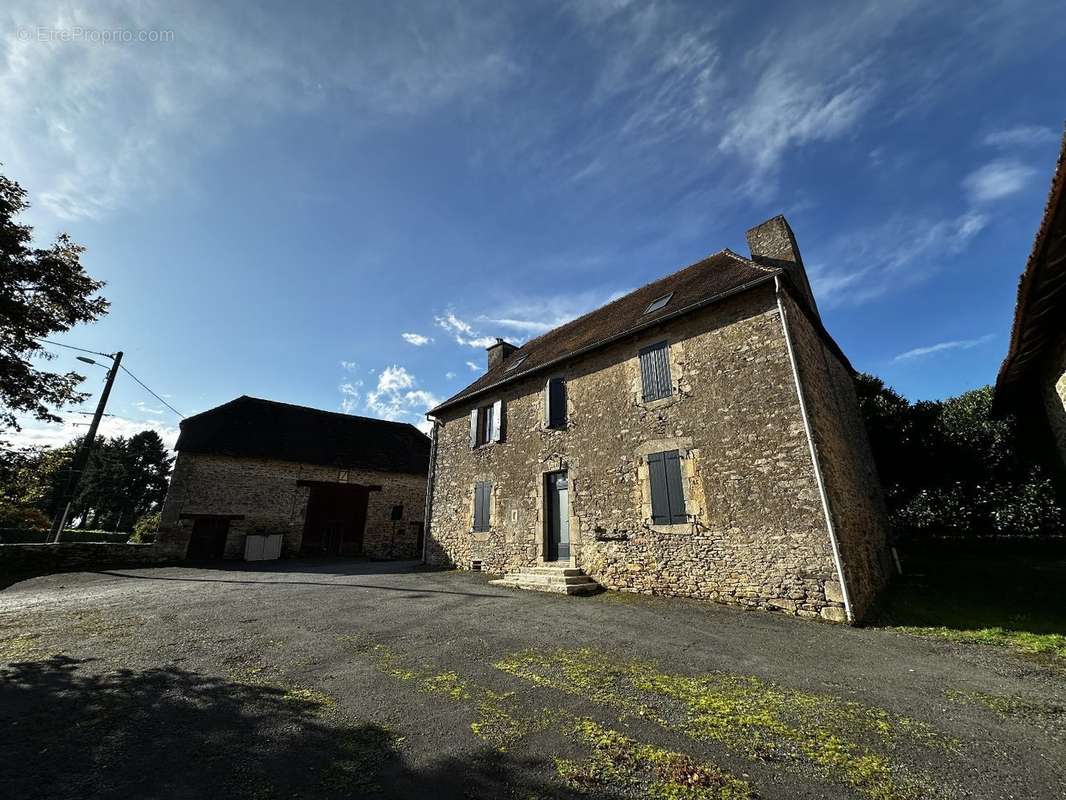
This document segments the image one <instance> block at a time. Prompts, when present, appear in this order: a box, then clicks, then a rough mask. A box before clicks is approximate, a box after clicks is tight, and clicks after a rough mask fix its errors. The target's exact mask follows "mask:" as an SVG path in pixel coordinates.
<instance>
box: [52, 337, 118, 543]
mask: <svg viewBox="0 0 1066 800" xmlns="http://www.w3.org/2000/svg"><path fill="white" fill-rule="evenodd" d="M79 358H80V357H79ZM108 358H110V359H111V361H112V364H111V369H110V370H108V372H107V380H106V381H105V382H104V391H103V392H101V394H100V401H99V402H98V403H97V404H96V413H95V414H93V421H92V422H91V423H90V424H89V432H88V433H87V434H85V438H84V439H82V440H81V446H80V447H79V448H78V452H77V453H75V454H74V461H72V462H71V464H70V474H69V475H67V482H66V485H65V486H64V488H63V493H62V494H61V495H60V496H59V498H58V499H57V501H56V503H55V505H54V508H55V515H54V516H53V518H52V530H50V531H49V532H48V540H47V541H48V542H49V543H55V542H58V541H59V537H60V536H61V535H62V534H63V528H64V527H66V524H67V514H69V513H70V504H71V503H72V502H73V501H74V497H75V496H76V495H77V493H78V484H80V483H81V476H82V473H83V472H84V471H85V466H86V465H87V464H88V463H89V454H90V453H91V452H92V449H93V443H94V442H95V441H96V429H97V428H99V427H100V418H101V417H102V416H103V415H104V408H105V407H106V406H107V398H108V395H110V394H111V386H112V385H113V384H114V383H115V375H117V374H118V365H119V364H120V363H122V351H121V350H119V351H118V352H117V353H115V354H114V355H113V356H108ZM80 360H81V361H85V362H87V363H89V364H95V363H96V362H95V361H93V360H92V359H90V358H80Z"/></svg>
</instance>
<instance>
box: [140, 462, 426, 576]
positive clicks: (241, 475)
mask: <svg viewBox="0 0 1066 800" xmlns="http://www.w3.org/2000/svg"><path fill="white" fill-rule="evenodd" d="M343 472H344V473H346V478H347V480H346V481H341V474H342V470H339V469H337V468H336V467H326V466H316V465H314V464H299V463H295V462H292V461H279V460H275V459H257V458H234V457H231V456H220V455H209V454H205V453H191V452H188V451H183V452H179V453H178V458H177V461H176V462H175V464H174V473H173V475H172V476H171V480H170V488H169V489H168V491H167V499H166V501H165V502H164V504H163V512H162V517H161V520H160V526H159V527H160V541H161V542H164V543H169V545H170V546H172V547H174V546H176V545H180V548H179V549H180V550H181V553H182V554H183V553H184V547H185V545H187V543H188V537H189V533H190V532H191V530H192V524H193V523H192V520H191V519H185V520H182V519H181V515H182V514H241V515H244V519H242V520H234V521H232V522H231V523H230V533H229V537H228V538H227V541H226V557H227V558H239V557H241V556H243V553H244V535H245V534H248V533H256V532H260V531H261V532H264V533H280V534H282V535H283V537H284V538H283V553H285V554H286V555H293V554H296V553H298V552H299V550H300V544H301V541H302V539H303V528H304V519H305V515H306V512H307V500H308V497H309V495H310V492H311V490H310V487H307V486H297V481H300V480H305V481H326V482H331V483H332V482H347V483H353V484H362V485H370V486H381V487H382V489H381V491H379V492H370V496H369V499H368V502H367V521H366V528H365V531H364V535H363V549H364V553H365V554H366V555H367V556H369V557H372V558H417V557H419V556H420V555H421V553H419V552H418V549H417V547H416V544H417V540H418V526H419V525H421V523H422V519H423V516H424V514H425V494H426V478H425V477H424V476H421V475H408V474H404V473H396V472H379V471H376V470H354V469H353V470H344V471H343ZM401 503H402V504H403V507H404V518H403V520H401V521H399V522H393V521H392V520H391V519H390V515H391V512H392V506H393V505H398V504H401Z"/></svg>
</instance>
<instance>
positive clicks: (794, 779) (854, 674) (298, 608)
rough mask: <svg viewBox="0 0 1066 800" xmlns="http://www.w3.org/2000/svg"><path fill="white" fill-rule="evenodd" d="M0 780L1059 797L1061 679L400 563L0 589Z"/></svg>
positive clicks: (755, 619) (294, 790)
mask: <svg viewBox="0 0 1066 800" xmlns="http://www.w3.org/2000/svg"><path fill="white" fill-rule="evenodd" d="M0 664H6V665H7V666H6V667H5V668H3V669H2V671H3V677H2V681H0V693H2V694H0V722H2V724H3V731H4V733H3V736H2V737H0V796H3V797H10V798H36V797H41V798H45V797H48V798H66V797H71V798H75V797H77V798H86V797H123V798H130V797H167V798H171V797H180V798H184V797H188V798H203V797H208V796H237V797H261V798H274V797H277V798H282V797H285V798H287V797H362V796H369V797H411V798H428V797H456V798H460V797H486V798H490V797H491V798H534V797H536V798H542V797H574V796H592V797H610V798H615V797H618V798H621V797H634V798H638V797H660V798H676V800H682V799H687V800H700V799H702V798H755V797H759V798H781V799H782V800H785V799H787V800H793V799H794V798H845V797H847V798H878V799H879V800H896V799H897V798H920V797H921V798H924V797H932V798H937V797H944V798H954V797H975V798H1030V797H1032V798H1037V797H1039V798H1062V797H1066V793H1064V790H1063V787H1064V785H1066V768H1064V765H1066V682H1064V675H1063V673H1062V672H1057V671H1055V670H1054V669H1053V668H1051V667H1048V666H1046V665H1041V664H1037V663H1033V662H1030V661H1026V660H1023V659H1021V658H1019V657H1017V656H1014V655H1011V654H1009V653H1007V652H1006V651H1003V650H999V649H995V648H989V647H981V646H978V645H960V644H952V643H948V642H941V641H933V640H924V639H917V638H913V637H909V636H905V635H902V634H897V633H894V632H892V631H886V630H875V629H858V630H856V629H848V628H845V627H837V626H830V625H826V624H821V623H816V622H804V621H798V620H795V619H787V618H784V617H781V616H776V615H774V614H768V613H761V612H748V611H742V610H737V609H732V608H727V607H721V606H709V605H702V604H698V603H693V602H686V601H677V600H667V599H657V598H643V597H635V596H631V595H620V594H615V593H604V594H601V595H598V596H595V597H590V598H576V597H569V598H568V597H563V596H555V595H540V594H532V593H522V592H516V591H513V590H510V589H504V588H497V587H493V586H489V585H487V583H486V576H483V575H478V574H470V573H457V572H425V571H420V570H419V569H418V568H417V565H415V564H410V563H390V564H375V563H367V562H355V561H286V562H279V563H276V564H272V565H267V566H264V565H255V564H225V565H217V566H216V567H215V568H169V567H168V568H155V569H124V570H112V571H105V572H85V573H72V574H64V575H52V576H48V577H43V578H35V579H31V580H28V581H24V582H22V583H17V584H14V585H12V586H10V587H8V588H7V589H5V590H4V591H2V592H0Z"/></svg>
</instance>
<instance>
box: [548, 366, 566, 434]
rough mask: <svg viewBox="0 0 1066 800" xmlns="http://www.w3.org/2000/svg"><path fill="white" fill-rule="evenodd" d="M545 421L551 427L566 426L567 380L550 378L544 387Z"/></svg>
mask: <svg viewBox="0 0 1066 800" xmlns="http://www.w3.org/2000/svg"><path fill="white" fill-rule="evenodd" d="M544 402H545V408H544V422H545V424H546V425H547V426H548V427H549V428H555V429H558V430H561V429H563V428H565V427H566V381H565V380H564V379H563V378H550V379H549V380H548V385H547V386H546V387H545V389H544Z"/></svg>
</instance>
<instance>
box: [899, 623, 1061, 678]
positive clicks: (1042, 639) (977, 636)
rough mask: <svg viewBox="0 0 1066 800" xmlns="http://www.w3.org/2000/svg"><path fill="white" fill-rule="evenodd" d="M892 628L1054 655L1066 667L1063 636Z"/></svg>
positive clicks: (931, 627) (932, 627) (936, 627)
mask: <svg viewBox="0 0 1066 800" xmlns="http://www.w3.org/2000/svg"><path fill="white" fill-rule="evenodd" d="M1023 624H1024V623H1023ZM892 629H893V630H896V631H899V632H900V633H906V634H910V635H912V636H931V637H934V638H937V639H946V640H948V641H951V642H965V643H967V644H985V645H994V646H996V647H1007V648H1010V649H1011V650H1014V651H1015V652H1017V653H1022V654H1028V655H1048V656H1054V657H1055V658H1056V659H1063V662H1064V663H1062V664H1059V666H1063V667H1066V636H1064V635H1062V634H1061V633H1033V632H1032V631H1026V630H1012V629H1010V628H1003V627H999V626H995V627H991V628H976V627H974V628H966V627H960V628H949V627H945V626H943V625H929V626H923V625H895V626H892Z"/></svg>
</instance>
